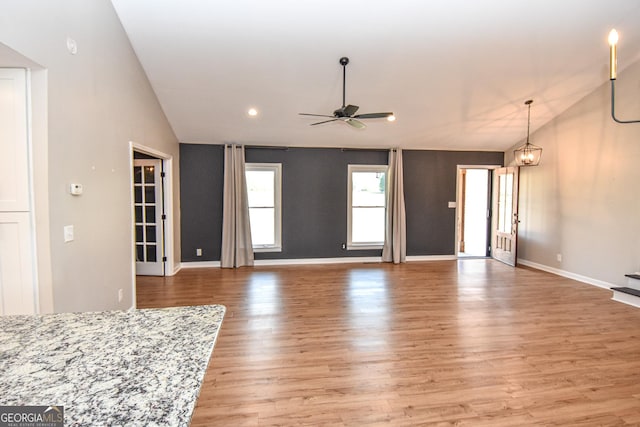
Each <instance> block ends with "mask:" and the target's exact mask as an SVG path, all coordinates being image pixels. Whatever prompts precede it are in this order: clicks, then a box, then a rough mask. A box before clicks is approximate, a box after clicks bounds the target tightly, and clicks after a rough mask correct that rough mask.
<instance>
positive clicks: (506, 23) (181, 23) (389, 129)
mask: <svg viewBox="0 0 640 427" xmlns="http://www.w3.org/2000/svg"><path fill="white" fill-rule="evenodd" d="M112 2H113V4H114V6H115V9H116V11H117V13H118V16H119V17H120V20H121V21H122V24H123V26H124V29H125V31H126V32H127V34H128V36H129V38H130V40H131V43H132V45H133V48H134V49H135V51H136V54H137V55H138V57H139V59H140V62H141V63H142V66H143V67H144V69H145V71H146V73H147V75H148V77H149V80H150V82H151V85H152V86H153V88H154V90H155V92H156V94H157V96H158V99H159V101H160V103H161V105H162V108H163V109H164V111H165V114H166V115H167V118H168V120H169V122H170V124H171V126H172V127H173V129H174V131H175V133H176V135H177V137H178V139H179V140H180V141H181V142H188V143H225V142H238V143H244V144H251V145H286V146H310V147H330V146H334V147H368V148H380V147H392V146H400V147H404V148H425V149H450V150H462V149H470V150H499V151H502V150H505V149H507V148H508V147H510V146H511V145H513V144H515V143H517V142H519V141H521V140H522V139H523V138H524V137H525V135H526V121H527V110H526V107H525V106H524V101H525V100H527V99H534V103H533V105H532V112H531V120H532V123H531V125H532V130H535V129H536V128H537V127H539V126H542V125H543V124H545V123H547V122H548V121H549V120H551V119H552V118H553V117H555V116H556V115H558V114H559V113H561V112H562V111H564V110H565V109H567V108H568V107H570V106H571V105H572V104H574V103H576V102H577V101H579V100H580V99H581V98H582V97H584V96H585V95H587V94H588V93H590V92H591V91H593V90H594V89H595V88H596V87H598V86H599V85H602V84H604V83H606V82H607V79H608V55H609V51H608V45H607V35H608V32H609V30H610V29H611V28H614V27H615V28H616V29H617V30H618V32H619V34H620V44H619V47H618V53H619V59H618V62H619V69H620V70H623V69H624V68H625V66H627V65H629V64H630V63H632V62H633V61H635V60H637V59H638V58H640V25H638V23H640V0H429V1H426V0H425V1H418V0H394V1H389V0H386V1H381V0H350V1H348V0H340V1H338V0H322V1H319V0H307V1H301V0H233V1H203V0H112ZM342 56H347V57H349V58H350V63H349V65H348V66H347V87H346V102H347V104H355V105H359V106H360V110H359V111H358V113H368V112H378V111H393V112H394V113H395V115H396V117H397V120H396V121H395V122H392V123H390V122H387V121H386V120H385V119H371V120H366V124H367V128H366V129H363V130H358V129H355V128H352V127H350V126H348V125H346V124H345V123H343V122H341V121H338V122H332V123H328V124H324V125H318V126H310V124H311V123H314V122H315V121H317V120H314V118H312V117H304V116H300V115H298V113H299V112H309V113H318V114H331V113H332V112H333V111H334V110H335V109H336V108H338V107H340V106H341V104H342V68H341V66H340V64H339V62H338V61H339V58H340V57H342ZM249 108H255V109H257V110H258V115H257V116H255V117H250V116H249V115H248V114H247V110H248V109H249ZM533 142H534V143H535V141H533Z"/></svg>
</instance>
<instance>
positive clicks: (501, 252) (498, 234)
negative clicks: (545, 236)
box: [491, 167, 519, 267]
mask: <svg viewBox="0 0 640 427" xmlns="http://www.w3.org/2000/svg"><path fill="white" fill-rule="evenodd" d="M518 222H519V221H518V167H506V168H499V169H496V170H494V172H493V218H492V233H491V240H492V245H491V246H492V251H491V253H492V256H493V258H495V259H497V260H498V261H502V262H504V263H505V264H508V265H512V266H514V267H515V265H516V259H517V247H518Z"/></svg>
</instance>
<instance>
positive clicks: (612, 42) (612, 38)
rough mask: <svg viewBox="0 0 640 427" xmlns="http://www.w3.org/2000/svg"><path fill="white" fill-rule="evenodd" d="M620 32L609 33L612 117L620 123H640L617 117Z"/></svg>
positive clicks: (639, 121) (612, 31)
mask: <svg viewBox="0 0 640 427" xmlns="http://www.w3.org/2000/svg"><path fill="white" fill-rule="evenodd" d="M617 45H618V32H617V31H616V30H615V29H614V30H611V32H610V33H609V80H611V117H612V118H613V120H614V121H616V122H618V123H640V120H619V119H618V118H616V77H617V76H618V53H617V49H616V48H617Z"/></svg>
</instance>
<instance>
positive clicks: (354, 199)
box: [347, 165, 387, 249]
mask: <svg viewBox="0 0 640 427" xmlns="http://www.w3.org/2000/svg"><path fill="white" fill-rule="evenodd" d="M386 177H387V166H386V165H349V189H348V198H349V200H348V212H347V236H348V237H347V249H379V248H381V247H382V245H383V244H384V234H385V224H386V219H385V211H386V207H387V191H386Z"/></svg>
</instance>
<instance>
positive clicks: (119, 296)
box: [118, 288, 124, 302]
mask: <svg viewBox="0 0 640 427" xmlns="http://www.w3.org/2000/svg"><path fill="white" fill-rule="evenodd" d="M123 298H124V290H123V289H122V288H120V289H118V302H122V299H123Z"/></svg>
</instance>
